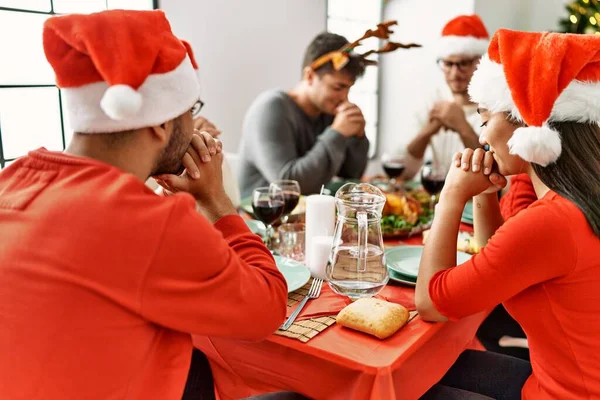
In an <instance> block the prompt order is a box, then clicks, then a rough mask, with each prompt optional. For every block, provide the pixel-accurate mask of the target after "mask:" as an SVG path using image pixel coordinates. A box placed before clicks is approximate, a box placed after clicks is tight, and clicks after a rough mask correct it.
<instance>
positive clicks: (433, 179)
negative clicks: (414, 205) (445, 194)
mask: <svg viewBox="0 0 600 400" xmlns="http://www.w3.org/2000/svg"><path fill="white" fill-rule="evenodd" d="M447 173H448V168H445V167H443V166H442V165H440V164H439V163H432V162H428V163H426V164H425V165H423V168H421V184H422V185H423V189H425V190H426V191H427V193H429V195H430V196H431V199H430V201H429V207H430V209H431V212H433V211H434V208H435V200H436V198H437V195H438V194H439V193H440V192H441V191H442V188H443V187H444V182H445V181H446V174H447Z"/></svg>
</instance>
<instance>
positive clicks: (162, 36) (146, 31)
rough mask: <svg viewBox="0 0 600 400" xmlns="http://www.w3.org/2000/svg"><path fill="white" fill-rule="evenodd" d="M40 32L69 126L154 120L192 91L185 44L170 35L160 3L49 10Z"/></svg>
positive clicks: (174, 110) (83, 128)
mask: <svg viewBox="0 0 600 400" xmlns="http://www.w3.org/2000/svg"><path fill="white" fill-rule="evenodd" d="M43 38H44V52H45V54H46V58H47V59H48V61H49V62H50V64H51V65H52V68H53V69H54V72H55V74H56V81H57V85H58V86H59V87H60V88H61V89H62V91H63V94H64V99H65V101H66V104H67V110H68V113H69V121H70V123H71V126H72V127H73V129H74V131H75V132H81V133H108V132H118V131H126V130H131V129H136V128H143V127H149V126H156V125H160V124H162V123H164V122H166V121H168V120H171V119H173V118H175V117H177V116H179V115H181V114H183V113H185V112H186V111H187V110H189V109H190V108H191V107H192V106H193V105H194V103H195V102H196V101H197V100H198V98H199V91H200V88H199V82H198V76H197V74H196V69H197V65H196V62H195V60H194V56H193V54H192V51H191V47H190V46H189V44H187V43H185V42H183V41H181V40H179V39H178V38H177V37H175V36H174V35H173V33H172V31H171V26H170V25H169V22H168V21H167V18H166V17H165V14H164V13H163V12H162V11H158V10H157V11H131V10H113V11H104V12H100V13H95V14H89V15H77V14H72V15H66V16H59V17H53V18H50V19H48V20H47V21H46V23H45V24H44V35H43Z"/></svg>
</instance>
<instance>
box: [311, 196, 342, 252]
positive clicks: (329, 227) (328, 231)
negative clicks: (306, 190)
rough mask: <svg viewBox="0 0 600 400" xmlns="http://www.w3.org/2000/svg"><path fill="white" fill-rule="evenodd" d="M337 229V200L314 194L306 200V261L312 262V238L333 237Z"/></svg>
mask: <svg viewBox="0 0 600 400" xmlns="http://www.w3.org/2000/svg"><path fill="white" fill-rule="evenodd" d="M334 229H335V198H334V197H333V196H325V195H321V194H314V195H312V196H308V197H307V198H306V233H305V237H304V245H305V248H304V259H305V260H310V253H311V251H312V246H311V243H312V238H313V237H315V236H333V230H334Z"/></svg>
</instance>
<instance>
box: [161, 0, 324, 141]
mask: <svg viewBox="0 0 600 400" xmlns="http://www.w3.org/2000/svg"><path fill="white" fill-rule="evenodd" d="M159 3H160V4H159V5H160V8H162V9H163V10H165V12H166V13H167V17H168V18H169V20H170V21H171V25H172V27H173V31H174V32H175V34H176V35H178V36H180V37H181V38H183V39H186V40H188V41H190V42H191V43H192V46H193V48H194V51H195V55H196V59H197V61H198V64H199V66H200V79H201V87H202V100H203V101H205V102H206V106H205V108H204V110H203V111H202V113H203V115H204V116H206V117H207V118H208V119H210V120H211V121H213V122H214V123H215V124H216V125H217V126H218V127H219V128H220V129H221V130H222V131H223V135H222V136H221V139H222V140H223V145H224V148H225V150H226V151H228V152H236V151H237V146H238V143H239V139H240V136H241V126H242V120H243V118H244V114H245V112H246V110H247V108H248V107H249V105H250V103H251V102H252V100H253V99H254V98H255V97H256V96H257V95H258V94H259V93H260V92H262V91H263V90H266V89H270V88H282V89H287V88H289V87H291V86H293V85H294V84H295V83H296V82H297V81H298V80H299V78H300V73H301V64H302V56H303V53H304V49H305V48H306V46H307V45H308V43H309V42H310V41H311V40H312V38H313V37H314V36H315V35H317V34H318V33H320V32H322V31H324V30H325V26H326V0H185V1H182V0H160V1H159Z"/></svg>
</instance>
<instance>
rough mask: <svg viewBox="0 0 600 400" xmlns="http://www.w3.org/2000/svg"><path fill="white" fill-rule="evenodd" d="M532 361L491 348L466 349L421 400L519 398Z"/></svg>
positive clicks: (516, 399) (509, 399) (512, 399)
mask: <svg viewBox="0 0 600 400" xmlns="http://www.w3.org/2000/svg"><path fill="white" fill-rule="evenodd" d="M530 375H531V364H529V362H528V361H525V360H521V359H519V358H516V357H511V356H507V355H504V354H498V353H494V352H490V351H475V350H466V351H464V352H463V353H462V354H461V355H460V356H459V357H458V360H456V362H455V363H454V365H453V366H452V368H450V370H449V371H448V372H447V373H446V375H444V377H443V378H442V379H441V380H440V382H439V383H438V384H437V385H435V386H433V387H432V388H431V389H430V390H429V391H428V392H427V393H425V394H424V395H423V397H421V399H423V400H438V399H439V400H442V399H443V400H471V399H473V400H476V399H482V400H483V399H496V400H519V399H520V398H521V389H522V388H523V385H524V384H525V381H526V380H527V378H529V376H530Z"/></svg>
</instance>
